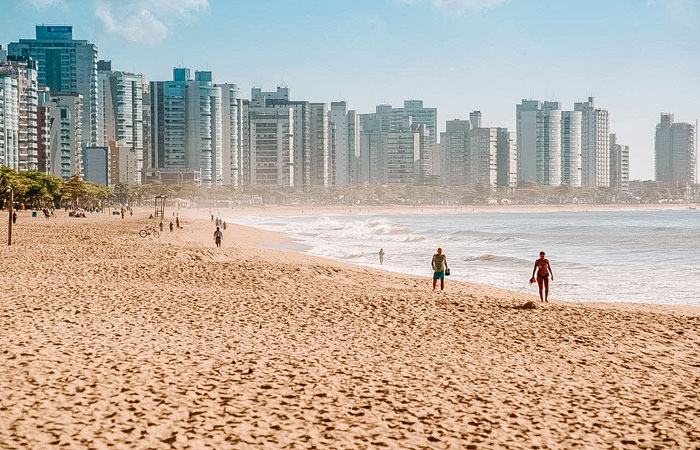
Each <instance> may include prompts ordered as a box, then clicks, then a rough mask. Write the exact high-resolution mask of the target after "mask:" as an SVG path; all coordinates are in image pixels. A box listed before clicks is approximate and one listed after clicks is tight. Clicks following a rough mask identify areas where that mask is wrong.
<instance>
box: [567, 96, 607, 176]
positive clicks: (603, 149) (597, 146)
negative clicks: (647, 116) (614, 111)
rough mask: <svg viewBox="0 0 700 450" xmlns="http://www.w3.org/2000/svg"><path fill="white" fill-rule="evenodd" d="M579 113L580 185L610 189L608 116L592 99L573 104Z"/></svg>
mask: <svg viewBox="0 0 700 450" xmlns="http://www.w3.org/2000/svg"><path fill="white" fill-rule="evenodd" d="M574 110H575V111H581V113H582V115H581V185H582V186H583V187H610V114H609V113H608V111H607V110H605V109H600V108H596V107H595V104H594V101H593V97H588V101H587V102H581V103H574Z"/></svg>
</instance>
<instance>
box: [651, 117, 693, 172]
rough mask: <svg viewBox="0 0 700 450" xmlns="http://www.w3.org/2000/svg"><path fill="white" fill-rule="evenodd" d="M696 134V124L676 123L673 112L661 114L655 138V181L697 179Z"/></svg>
mask: <svg viewBox="0 0 700 450" xmlns="http://www.w3.org/2000/svg"><path fill="white" fill-rule="evenodd" d="M695 133H696V130H695V126H694V125H692V124H690V123H683V122H674V119H673V114H669V113H661V120H660V121H659V123H658V124H657V125H656V136H655V141H654V161H655V174H656V181H679V182H683V183H688V184H694V183H696V182H697V172H696V164H697V148H696V134H695Z"/></svg>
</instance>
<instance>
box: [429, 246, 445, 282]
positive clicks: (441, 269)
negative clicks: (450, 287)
mask: <svg viewBox="0 0 700 450" xmlns="http://www.w3.org/2000/svg"><path fill="white" fill-rule="evenodd" d="M432 266H433V291H434V290H435V286H436V284H437V280H440V290H441V291H442V290H444V289H445V270H447V256H445V255H444V254H443V253H442V249H441V248H439V249H437V253H436V254H434V255H433V261H432Z"/></svg>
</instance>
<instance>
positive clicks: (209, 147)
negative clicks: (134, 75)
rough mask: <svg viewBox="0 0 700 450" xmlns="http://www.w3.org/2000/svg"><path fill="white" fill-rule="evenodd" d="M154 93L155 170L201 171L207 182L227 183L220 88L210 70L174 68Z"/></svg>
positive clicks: (155, 86) (153, 85)
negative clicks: (224, 169) (224, 167)
mask: <svg viewBox="0 0 700 450" xmlns="http://www.w3.org/2000/svg"><path fill="white" fill-rule="evenodd" d="M150 91H151V123H152V127H151V130H150V131H151V155H152V161H151V167H152V169H151V170H150V171H151V172H157V171H167V172H182V173H190V172H192V171H196V172H199V174H200V176H199V177H196V178H197V179H199V180H200V182H201V184H202V185H204V186H213V185H220V184H222V183H223V165H224V162H223V120H224V118H223V110H222V88H221V87H220V86H215V85H214V84H213V77H212V73H211V72H209V71H196V72H195V78H194V80H192V79H191V77H190V70H189V69H187V68H175V69H173V80H172V81H154V82H151V85H150Z"/></svg>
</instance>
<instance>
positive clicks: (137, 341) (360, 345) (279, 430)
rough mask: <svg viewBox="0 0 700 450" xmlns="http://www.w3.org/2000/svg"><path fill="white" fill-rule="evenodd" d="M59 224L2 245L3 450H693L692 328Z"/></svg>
mask: <svg viewBox="0 0 700 450" xmlns="http://www.w3.org/2000/svg"><path fill="white" fill-rule="evenodd" d="M59 214H60V216H59V217H58V218H56V219H52V220H50V221H45V220H44V219H43V218H31V217H30V216H29V213H27V212H23V213H21V214H20V217H19V220H18V223H17V226H16V227H15V232H14V236H15V241H14V244H13V245H12V246H11V247H7V246H0V258H2V261H3V270H2V286H3V288H2V293H0V448H3V449H13V448H61V447H66V448H86V447H90V448H319V449H327V448H349V449H350V448H352V449H355V448H381V447H387V448H397V449H398V448H401V449H412V448H416V449H418V448H436V449H440V448H455V449H465V448H477V449H482V448H575V447H582V448H630V449H632V448H697V446H698V445H699V443H700V310H699V309H698V308H692V307H688V308H680V307H663V306H654V305H615V304H605V305H596V304H583V303H562V302H553V303H551V304H548V305H546V306H544V307H541V306H540V305H539V304H538V303H535V308H534V309H527V308H523V305H525V304H526V303H527V302H528V301H532V300H535V299H534V298H533V297H531V296H527V295H524V294H519V293H514V292H507V291H503V290H499V289H496V288H492V287H487V286H480V285H475V284H467V283H457V282H451V280H448V283H447V290H446V292H445V293H432V292H431V291H430V280H429V279H427V278H418V277H412V276H405V275H400V274H392V273H388V272H382V271H377V270H371V269H367V268H360V267H353V266H349V265H345V264H341V263H336V262H331V261H326V260H322V259H319V258H313V257H310V256H307V255H303V254H297V253H292V252H283V251H275V250H268V249H263V248H259V247H258V246H257V245H256V243H260V242H283V241H284V239H283V238H282V237H280V236H278V235H275V234H272V233H267V232H264V231H259V230H254V229H250V228H245V227H234V226H229V227H228V229H227V230H226V231H225V233H224V245H223V248H221V249H216V248H215V247H214V243H213V231H214V229H213V226H212V224H211V223H210V222H209V220H203V219H195V218H191V217H190V218H184V219H183V225H184V229H183V230H176V231H175V232H173V233H170V232H168V231H167V222H166V227H165V231H164V233H163V235H162V236H161V237H160V238H159V239H152V238H140V237H138V235H137V232H138V230H139V229H140V228H142V227H144V226H145V225H146V224H148V223H149V222H150V221H148V220H147V219H145V217H147V215H148V213H147V212H144V211H137V213H136V214H135V215H134V217H127V218H126V219H125V220H121V219H119V218H118V217H117V216H109V217H108V216H107V215H106V214H99V215H98V214H95V215H90V216H89V217H88V218H87V219H73V218H68V217H66V216H65V213H64V212H60V213H59ZM186 214H190V215H192V214H194V213H185V212H184V210H183V211H181V213H180V215H181V217H183V216H185V215H186ZM204 215H206V214H204V212H203V213H202V216H204ZM3 220H4V221H6V220H7V214H6V213H5V214H0V224H4V223H6V222H3ZM0 237H1V238H3V239H4V238H5V234H4V233H0Z"/></svg>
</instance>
